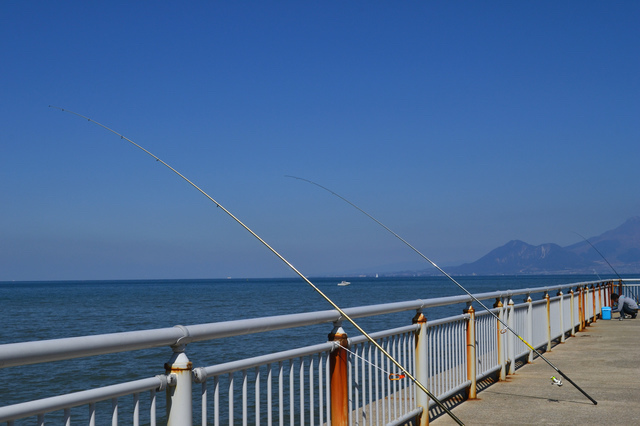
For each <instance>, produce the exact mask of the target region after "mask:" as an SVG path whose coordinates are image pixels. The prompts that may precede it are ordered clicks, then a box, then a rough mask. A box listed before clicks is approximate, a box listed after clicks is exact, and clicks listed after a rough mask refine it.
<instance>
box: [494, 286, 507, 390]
mask: <svg viewBox="0 0 640 426" xmlns="http://www.w3.org/2000/svg"><path fill="white" fill-rule="evenodd" d="M502 306H503V305H502V300H501V299H500V298H499V297H496V303H494V304H493V307H494V308H498V318H500V321H504V315H503V309H502ZM500 321H499V320H496V332H497V339H496V342H497V345H498V347H497V348H496V350H497V351H498V365H499V366H500V375H499V376H498V380H505V379H506V378H507V374H506V371H505V365H504V349H503V346H504V345H503V342H502V323H501V322H500Z"/></svg>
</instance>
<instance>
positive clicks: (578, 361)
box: [431, 314, 640, 426]
mask: <svg viewBox="0 0 640 426" xmlns="http://www.w3.org/2000/svg"><path fill="white" fill-rule="evenodd" d="M614 316H615V318H613V319H612V320H610V321H606V320H598V321H597V322H596V323H593V324H592V325H590V326H588V327H586V328H585V329H584V331H581V332H579V333H577V334H576V337H574V338H570V339H567V340H566V342H565V343H561V344H557V345H555V346H554V347H553V348H552V350H551V351H550V352H546V353H543V355H544V357H545V358H547V359H548V360H549V361H550V362H551V363H553V364H554V365H555V366H556V367H557V368H559V369H560V370H561V371H562V372H563V373H565V375H567V376H568V377H569V378H571V380H573V381H574V382H575V383H576V384H577V385H578V386H580V387H581V388H582V389H583V390H584V391H585V392H586V393H588V394H589V395H590V396H591V397H592V398H593V399H595V400H596V401H597V402H598V404H597V405H594V404H593V403H592V402H591V401H590V400H589V399H587V398H586V397H585V396H584V395H582V393H580V392H579V391H578V390H577V389H576V388H575V387H573V386H572V385H571V384H570V383H569V382H567V381H566V380H564V379H562V381H563V383H564V384H563V386H561V387H558V386H556V385H551V380H550V378H551V376H556V377H559V378H560V376H559V375H558V374H557V372H556V371H555V370H554V369H553V368H551V367H550V366H549V365H548V364H547V363H546V362H544V361H543V360H542V359H539V358H536V359H534V361H533V363H531V364H525V365H523V366H522V367H521V368H519V369H517V370H516V372H515V374H513V375H509V376H507V379H506V381H503V382H492V381H488V382H486V383H485V384H486V387H485V388H484V389H483V390H481V391H480V392H478V399H476V400H473V401H464V402H462V403H459V404H457V405H455V402H453V403H452V406H453V410H452V412H453V413H454V414H455V415H456V416H458V418H459V419H460V420H461V421H462V422H464V423H465V424H467V425H529V424H537V425H540V424H545V425H604V424H627V425H632V424H633V425H640V318H639V319H635V320H632V319H626V320H624V321H618V314H614ZM431 414H432V416H433V415H436V416H438V417H437V418H435V419H434V420H432V421H431V424H433V425H436V426H441V425H453V424H456V423H455V422H453V421H452V420H451V419H450V418H449V417H448V416H447V415H446V414H444V415H439V413H436V412H435V411H434V410H432V412H431ZM432 419H433V417H432Z"/></svg>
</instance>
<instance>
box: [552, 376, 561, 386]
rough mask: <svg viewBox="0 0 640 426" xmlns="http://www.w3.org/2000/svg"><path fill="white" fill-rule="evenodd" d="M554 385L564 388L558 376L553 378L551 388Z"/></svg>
mask: <svg viewBox="0 0 640 426" xmlns="http://www.w3.org/2000/svg"><path fill="white" fill-rule="evenodd" d="M553 385H558V386H562V380H560V379H558V378H556V376H551V386H553Z"/></svg>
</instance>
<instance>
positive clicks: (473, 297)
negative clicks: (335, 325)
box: [285, 175, 598, 405]
mask: <svg viewBox="0 0 640 426" xmlns="http://www.w3.org/2000/svg"><path fill="white" fill-rule="evenodd" d="M285 177H289V178H293V179H297V180H301V181H304V182H307V183H310V184H312V185H315V186H317V187H319V188H322V189H324V190H325V191H328V192H330V193H331V194H333V195H335V196H336V197H338V198H340V199H341V200H343V201H345V202H346V203H348V204H350V205H351V206H353V207H355V208H356V209H357V210H359V211H360V212H362V213H364V214H365V215H366V216H367V217H369V218H370V219H371V220H373V221H374V222H376V223H377V224H378V225H380V226H382V227H383V228H384V229H386V230H387V231H389V232H390V233H391V234H393V235H394V236H395V237H396V238H397V239H399V240H400V241H402V242H403V243H404V244H406V245H407V246H408V247H409V248H411V249H412V250H413V251H415V252H416V253H417V254H419V255H420V256H421V257H422V258H423V259H424V260H426V261H427V262H429V263H430V264H431V265H432V266H433V267H434V268H436V269H437V270H438V271H440V272H441V273H442V274H443V275H444V276H445V277H447V278H448V279H449V280H450V281H451V282H453V283H454V284H455V285H457V286H458V287H459V288H460V289H461V290H462V291H464V292H465V293H466V294H467V295H468V296H469V297H471V299H473V301H475V302H476V303H478V304H479V305H480V306H482V307H483V308H484V310H486V311H487V312H488V313H489V314H491V315H492V316H493V317H494V318H495V319H497V320H498V322H500V323H501V324H502V325H503V326H504V327H505V328H506V329H507V330H509V331H510V332H511V333H513V335H514V336H516V337H517V338H518V339H520V340H521V341H522V343H524V344H525V345H526V346H527V347H528V348H529V349H531V350H532V351H533V352H535V354H536V355H538V356H539V357H540V358H541V359H542V360H544V361H545V362H546V363H547V364H549V366H550V367H551V368H553V369H554V370H555V371H557V372H558V374H560V375H561V376H562V377H564V378H565V379H567V381H568V382H569V383H571V384H572V385H573V386H574V387H575V388H576V389H578V390H579V391H580V392H581V393H582V394H583V395H584V396H586V397H587V398H589V400H591V402H593V404H594V405H597V404H598V402H597V401H596V400H595V399H593V398H591V396H589V394H587V393H586V392H585V391H584V390H582V388H580V386H578V385H577V384H576V383H574V382H573V380H571V379H570V378H569V377H568V376H567V375H566V374H564V373H563V372H562V371H560V369H558V367H556V366H555V365H553V364H552V363H551V361H549V360H548V359H547V358H545V357H544V356H543V355H542V354H541V353H540V352H539V351H538V350H537V349H536V348H534V347H533V346H531V345H530V344H529V342H527V341H526V340H524V338H523V337H522V336H520V335H519V334H518V333H517V332H516V331H515V330H514V329H513V328H511V327H509V326H508V325H507V324H506V323H505V322H504V321H503V320H501V319H500V317H499V316H497V315H496V314H495V313H494V312H492V311H491V310H490V309H489V308H488V307H486V306H485V305H484V303H482V302H481V301H480V300H478V298H477V297H475V296H474V295H473V294H471V293H470V292H469V291H468V290H467V289H466V288H464V287H463V286H462V284H460V283H459V282H458V281H456V280H455V279H453V277H452V276H451V275H449V274H447V273H446V272H445V271H444V270H443V269H442V268H440V267H439V266H438V265H436V264H435V263H434V262H433V261H432V260H431V259H429V258H428V257H427V256H425V255H424V254H422V253H421V252H420V251H419V250H418V249H417V248H415V247H414V246H412V245H411V244H409V242H407V241H406V240H405V239H404V238H402V237H401V236H400V235H398V234H396V233H395V232H393V231H392V230H391V229H389V228H388V227H387V226H386V225H384V224H383V223H382V222H380V221H379V220H378V219H376V218H375V217H373V216H371V215H370V214H369V213H367V212H366V211H364V210H362V209H361V208H360V207H358V206H356V205H355V204H353V203H352V202H351V201H349V200H347V199H346V198H344V197H343V196H341V195H339V194H336V193H335V192H333V191H332V190H330V189H329V188H326V187H324V186H322V185H320V184H318V183H316V182H313V181H310V180H308V179H303V178H300V177H296V176H290V175H286V176H285Z"/></svg>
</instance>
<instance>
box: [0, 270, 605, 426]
mask: <svg viewBox="0 0 640 426" xmlns="http://www.w3.org/2000/svg"><path fill="white" fill-rule="evenodd" d="M595 278H596V277H594V276H591V275H590V276H576V275H571V276H548V275H546V276H522V277H516V276H501V277H460V278H458V281H459V282H460V284H462V285H463V286H464V287H465V288H466V289H467V290H469V291H470V292H471V293H484V292H489V291H495V290H505V289H519V288H535V287H543V286H551V285H557V284H568V283H574V282H583V281H593V280H594V279H595ZM603 278H604V277H603ZM345 279H347V280H348V281H350V282H351V285H350V286H346V287H338V286H337V285H336V284H337V283H338V282H340V281H341V280H342V277H339V278H319V279H311V281H312V282H313V283H314V284H315V285H317V286H318V288H320V289H321V290H322V291H323V292H324V293H325V294H326V295H327V296H329V297H330V298H331V299H332V300H333V301H334V302H335V303H336V304H337V305H338V306H340V307H341V308H347V307H354V306H365V305H373V304H380V303H388V302H399V301H407V300H414V299H428V298H435V297H443V296H453V295H461V294H464V292H463V291H462V290H460V289H459V288H458V287H457V286H455V285H454V284H453V283H451V282H450V281H448V280H447V279H446V278H444V277H421V278H386V277H380V278H345ZM535 297H536V296H534V298H535ZM0 301H2V305H1V306H2V308H1V312H0V319H1V320H2V327H1V328H0V344H6V343H14V342H24V341H32V340H46V339H56V338H64V337H75V336H84V335H95V334H105V333H116V332H122V331H134V330H144V329H155V328H164V327H172V326H174V325H178V324H181V325H193V324H202V323H212V322H219V321H230V320H235V319H245V318H256V317H264V316H272V315H285V314H292V313H301V312H311V311H318V310H328V309H331V306H330V305H329V304H328V303H327V302H326V301H325V300H324V299H322V298H321V296H320V295H318V294H317V293H316V292H315V291H314V290H313V289H312V288H311V287H309V286H308V285H307V284H306V283H304V282H303V281H302V280H300V279H245V280H241V279H215V280H147V281H86V282H83V281H72V282H19V283H13V282H0ZM462 308H463V306H462V305H460V306H452V307H441V308H433V309H427V310H426V313H427V317H428V318H429V319H436V318H441V317H446V316H452V315H458V314H460V313H462ZM412 316H413V313H412V312H406V313H399V314H391V315H386V316H381V317H377V318H363V319H359V320H357V322H358V324H359V325H360V326H361V327H362V328H363V329H364V330H366V331H367V332H375V331H378V330H383V329H387V328H393V327H400V326H403V325H407V324H410V323H411V317H412ZM345 329H346V331H347V333H350V334H351V335H355V331H354V330H353V329H352V328H351V327H350V326H345ZM330 331H331V324H324V325H318V326H313V327H306V328H304V329H293V330H284V331H278V332H271V333H262V334H257V335H250V336H242V337H236V338H228V339H220V340H216V341H211V342H197V343H192V344H190V345H189V346H188V347H187V355H188V356H189V358H190V360H191V361H192V362H193V364H194V367H200V366H206V365H213V364H218V363H222V362H227V361H231V360H236V359H242V358H246V357H250V356H256V355H261V354H264V353H269V352H274V351H280V350H286V349H292V348H296V347H302V346H306V345H311V344H316V343H322V342H324V341H326V338H327V334H328V333H329V332H330ZM284 342H286V344H285V343H284ZM170 356H171V350H170V348H156V349H149V350H141V351H134V352H129V353H125V354H112V355H102V356H98V357H92V358H81V359H76V360H69V361H58V362H53V363H47V364H37V365H31V366H22V367H12V368H5V369H2V370H0V372H1V374H2V380H0V406H2V405H8V404H13V403H18V402H24V401H29V400H33V399H38V398H43V397H48V396H54V395H58V394H62V393H65V392H70V391H79V390H85V389H90V388H92V387H99V386H107V385H110V384H115V383H120V382H124V381H129V380H136V379H141V378H146V377H152V376H155V375H156V374H162V373H164V369H163V364H164V363H165V362H167V361H168V359H169V358H170ZM127 423H128V422H125V424H127ZM19 424H23V423H19ZM24 424H27V423H24ZM54 424H55V422H54Z"/></svg>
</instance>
